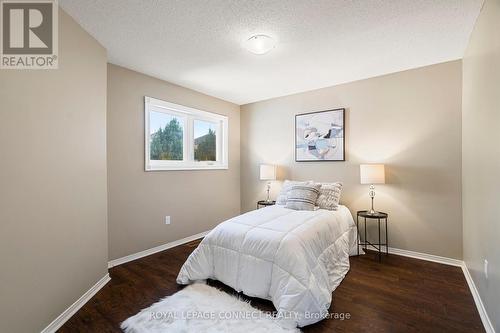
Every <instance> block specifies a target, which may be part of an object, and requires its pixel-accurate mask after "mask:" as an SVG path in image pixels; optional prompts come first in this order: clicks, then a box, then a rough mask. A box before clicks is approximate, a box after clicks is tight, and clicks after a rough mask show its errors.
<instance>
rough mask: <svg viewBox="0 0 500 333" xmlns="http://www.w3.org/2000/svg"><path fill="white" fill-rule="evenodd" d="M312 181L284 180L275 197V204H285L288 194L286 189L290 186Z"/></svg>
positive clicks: (288, 189)
mask: <svg viewBox="0 0 500 333" xmlns="http://www.w3.org/2000/svg"><path fill="white" fill-rule="evenodd" d="M311 183H312V181H305V182H298V181H294V180H288V179H287V180H285V182H284V183H283V186H282V187H281V191H280V193H279V194H278V197H277V198H276V204H277V205H286V198H287V196H288V191H290V189H291V188H292V186H294V185H307V184H311Z"/></svg>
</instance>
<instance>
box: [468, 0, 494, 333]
mask: <svg viewBox="0 0 500 333" xmlns="http://www.w3.org/2000/svg"><path fill="white" fill-rule="evenodd" d="M499 31H500V1H499V0H487V1H486V2H485V4H484V7H483V10H482V12H481V14H480V16H479V18H478V21H477V23H476V26H475V28H474V31H473V33H472V36H471V39H470V42H469V45H468V47H467V50H466V53H465V57H464V60H463V116H462V117H463V118H462V123H463V131H462V134H463V139H462V140H463V146H462V147H463V152H462V154H463V160H462V161H463V166H462V167H463V178H462V183H463V188H462V192H463V199H462V201H463V215H464V225H463V234H464V239H463V240H464V242H463V244H464V260H465V263H466V264H467V267H468V268H469V271H470V273H471V275H472V278H473V279H474V283H475V285H476V287H477V288H478V290H479V294H480V295H481V298H482V300H483V303H484V305H485V306H486V310H487V312H488V315H489V317H490V320H491V321H492V322H493V326H494V327H495V329H496V331H497V332H499V331H500V241H499V236H500V215H499V214H498V213H499V210H500V205H499V203H500V194H499V193H500V192H499V191H500V127H499V126H500V38H499V37H498V33H499ZM485 259H486V260H488V262H489V274H488V276H489V277H488V279H486V276H485V274H484V269H483V263H484V260H485Z"/></svg>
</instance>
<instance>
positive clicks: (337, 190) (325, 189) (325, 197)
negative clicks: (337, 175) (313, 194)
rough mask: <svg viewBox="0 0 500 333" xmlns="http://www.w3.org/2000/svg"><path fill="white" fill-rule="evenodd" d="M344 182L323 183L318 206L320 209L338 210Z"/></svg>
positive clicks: (317, 202)
mask: <svg viewBox="0 0 500 333" xmlns="http://www.w3.org/2000/svg"><path fill="white" fill-rule="evenodd" d="M341 192H342V183H322V184H321V187H320V188H319V196H318V199H317V200H316V206H319V208H320V209H328V210H337V209H338V208H339V202H340V194H341Z"/></svg>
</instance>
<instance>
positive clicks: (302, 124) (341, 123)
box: [295, 109, 345, 162]
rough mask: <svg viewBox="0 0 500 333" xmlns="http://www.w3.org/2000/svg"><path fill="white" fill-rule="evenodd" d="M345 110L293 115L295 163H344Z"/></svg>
mask: <svg viewBox="0 0 500 333" xmlns="http://www.w3.org/2000/svg"><path fill="white" fill-rule="evenodd" d="M344 128H345V109H334V110H327V111H319V112H311V113H303V114H298V115H295V161H296V162H323V161H345V136H344V135H345V133H344Z"/></svg>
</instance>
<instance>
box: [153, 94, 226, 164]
mask: <svg viewBox="0 0 500 333" xmlns="http://www.w3.org/2000/svg"><path fill="white" fill-rule="evenodd" d="M151 111H154V112H161V113H166V114H169V115H175V116H177V117H181V118H184V124H183V145H182V148H183V154H182V157H183V160H182V161H180V160H179V161H168V160H161V161H160V160H150V158H149V157H150V145H151V142H150V140H151V137H150V133H149V128H150V124H149V118H150V112H151ZM195 120H202V121H207V122H211V123H215V124H217V125H218V126H217V128H216V140H217V141H216V161H195V160H194V121H195ZM144 124H145V126H144V134H145V135H144V141H145V170H146V171H161V170H213V169H227V168H228V153H229V145H228V138H229V135H228V117H227V116H224V115H220V114H217V113H212V112H207V111H202V110H198V109H194V108H190V107H187V106H183V105H179V104H174V103H170V102H165V101H162V100H159V99H156V98H153V97H148V96H144Z"/></svg>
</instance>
